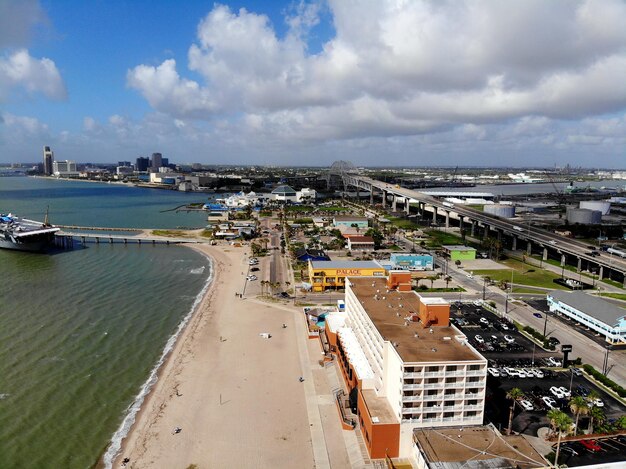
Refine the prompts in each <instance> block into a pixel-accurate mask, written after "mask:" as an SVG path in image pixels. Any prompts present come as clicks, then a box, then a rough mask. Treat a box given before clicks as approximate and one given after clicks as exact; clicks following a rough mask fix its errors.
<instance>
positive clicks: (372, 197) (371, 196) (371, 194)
mask: <svg viewBox="0 0 626 469" xmlns="http://www.w3.org/2000/svg"><path fill="white" fill-rule="evenodd" d="M370 205H374V188H373V187H370Z"/></svg>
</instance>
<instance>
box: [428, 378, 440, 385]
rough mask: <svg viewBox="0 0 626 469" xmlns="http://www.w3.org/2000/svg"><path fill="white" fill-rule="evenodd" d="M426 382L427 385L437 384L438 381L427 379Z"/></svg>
mask: <svg viewBox="0 0 626 469" xmlns="http://www.w3.org/2000/svg"><path fill="white" fill-rule="evenodd" d="M426 382H427V383H428V384H437V383H438V382H439V380H438V379H437V378H428V379H427V380H426Z"/></svg>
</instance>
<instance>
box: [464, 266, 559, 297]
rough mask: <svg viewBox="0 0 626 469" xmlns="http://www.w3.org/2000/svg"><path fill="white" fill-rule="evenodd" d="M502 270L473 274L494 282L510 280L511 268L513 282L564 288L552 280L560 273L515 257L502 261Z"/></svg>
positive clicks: (475, 272) (479, 271) (477, 271)
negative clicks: (554, 272)
mask: <svg viewBox="0 0 626 469" xmlns="http://www.w3.org/2000/svg"><path fill="white" fill-rule="evenodd" d="M502 264H504V267H503V270H474V271H472V272H473V273H474V275H481V276H486V277H489V278H491V280H493V281H495V282H501V281H504V282H510V281H511V270H510V269H512V272H513V283H514V284H517V285H526V286H529V287H543V288H550V289H555V290H565V287H562V286H560V285H559V284H557V283H554V282H553V280H554V279H556V278H560V275H557V274H553V273H552V272H548V271H545V270H542V269H540V268H538V267H535V266H532V265H529V264H524V263H523V262H520V261H518V260H515V259H507V260H505V261H503V262H502Z"/></svg>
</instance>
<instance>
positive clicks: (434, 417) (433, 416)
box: [424, 413, 437, 419]
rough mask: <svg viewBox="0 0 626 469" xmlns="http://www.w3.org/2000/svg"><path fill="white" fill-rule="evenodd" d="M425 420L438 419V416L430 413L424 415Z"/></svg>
mask: <svg viewBox="0 0 626 469" xmlns="http://www.w3.org/2000/svg"><path fill="white" fill-rule="evenodd" d="M424 418H427V419H436V418H437V414H432V413H428V414H426V415H424Z"/></svg>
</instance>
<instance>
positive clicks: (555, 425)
mask: <svg viewBox="0 0 626 469" xmlns="http://www.w3.org/2000/svg"><path fill="white" fill-rule="evenodd" d="M548 419H550V425H552V429H553V430H554V431H555V432H557V435H558V437H557V441H556V454H555V456H554V465H555V466H556V467H559V451H560V450H561V436H562V434H563V432H565V434H566V435H567V432H568V431H569V429H570V427H571V426H572V419H571V418H569V416H568V415H567V414H566V413H565V412H562V411H560V410H558V409H551V410H550V411H548Z"/></svg>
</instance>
